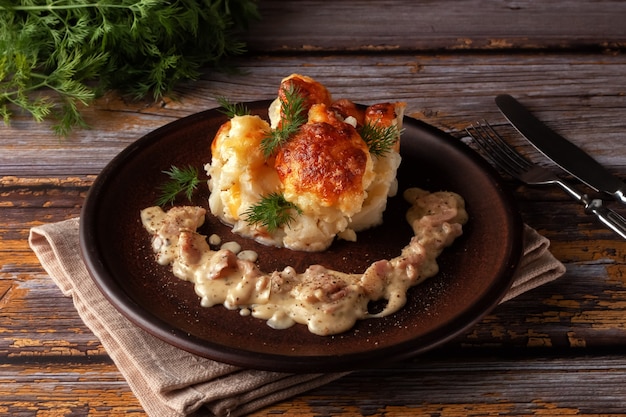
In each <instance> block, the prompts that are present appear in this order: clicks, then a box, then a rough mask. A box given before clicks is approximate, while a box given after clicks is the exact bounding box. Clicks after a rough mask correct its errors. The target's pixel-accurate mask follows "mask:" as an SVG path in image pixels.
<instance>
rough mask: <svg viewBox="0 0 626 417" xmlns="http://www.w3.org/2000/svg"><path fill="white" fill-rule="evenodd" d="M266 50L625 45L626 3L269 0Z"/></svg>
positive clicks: (262, 39) (260, 30)
mask: <svg viewBox="0 0 626 417" xmlns="http://www.w3.org/2000/svg"><path fill="white" fill-rule="evenodd" d="M259 6H260V11H261V14H262V16H263V20H262V21H260V22H258V23H256V24H253V25H251V27H250V33H248V34H247V35H246V37H245V39H246V40H247V42H248V45H249V48H250V49H252V50H259V51H275V52H277V51H301V52H308V53H311V52H316V51H328V50H339V51H345V50H347V51H368V52H380V51H392V52H398V51H402V50H419V51H438V50H470V49H484V50H508V49H512V48H515V49H539V48H555V49H569V48H584V47H592V48H623V47H624V46H626V27H625V26H624V24H623V16H624V15H625V14H626V5H625V4H624V3H623V2H620V1H602V2H595V1H559V2H545V1H544V2H537V1H514V2H501V1H480V0H470V1H462V2H459V1H453V0H444V1H401V0H391V1H376V2H372V1H346V0H342V1H333V2H328V1H321V0H318V1H297V2H284V1H280V0H273V1H262V2H260V4H259Z"/></svg>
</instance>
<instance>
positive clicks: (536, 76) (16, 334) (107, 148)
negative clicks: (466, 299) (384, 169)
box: [0, 0, 626, 416]
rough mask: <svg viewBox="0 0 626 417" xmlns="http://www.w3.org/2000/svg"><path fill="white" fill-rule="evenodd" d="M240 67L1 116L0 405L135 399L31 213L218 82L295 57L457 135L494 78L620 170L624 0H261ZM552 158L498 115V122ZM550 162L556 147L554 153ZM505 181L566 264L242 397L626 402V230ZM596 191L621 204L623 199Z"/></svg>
mask: <svg viewBox="0 0 626 417" xmlns="http://www.w3.org/2000/svg"><path fill="white" fill-rule="evenodd" d="M260 10H261V13H262V15H263V20H262V21H261V22H259V23H258V24H255V25H253V27H251V29H250V32H249V33H248V34H247V39H248V45H249V48H250V53H249V54H248V55H246V56H245V57H242V58H241V59H239V60H238V61H237V65H238V66H239V67H240V68H241V69H243V70H244V74H241V75H226V74H216V73H209V74H207V75H206V76H204V77H203V78H202V79H201V80H199V81H197V82H194V83H190V84H188V85H183V86H180V88H179V89H178V90H177V95H178V100H172V99H167V100H164V101H162V102H159V103H152V102H128V101H125V100H124V99H122V98H121V97H119V96H117V95H114V94H110V95H107V96H106V97H104V98H103V99H101V100H99V101H98V102H97V103H95V104H94V105H92V106H90V107H89V108H88V109H86V110H85V117H86V119H87V122H88V123H89V124H90V125H91V127H92V128H91V129H90V130H78V131H76V132H75V133H74V134H73V135H72V136H71V137H70V138H68V139H65V140H63V139H59V138H57V137H55V136H53V135H52V134H51V133H50V129H49V128H50V126H49V125H48V124H46V123H43V124H36V123H35V122H33V121H32V120H30V119H29V118H28V117H26V116H20V117H17V118H16V119H15V120H14V121H13V124H12V125H11V126H10V127H4V126H2V127H0V210H1V211H0V414H1V415H16V416H17V415H19V416H34V415H37V416H49V415H55V416H57V415H64V416H70V415H71V416H86V415H92V416H111V415H122V414H123V415H133V416H142V415H145V413H144V412H143V410H142V409H141V407H140V405H139V403H138V401H137V400H136V399H135V397H134V396H133V394H132V393H131V391H130V389H129V387H128V385H127V384H126V382H125V381H124V379H123V378H122V376H121V375H120V373H119V372H118V370H117V368H116V367H115V366H114V364H113V363H112V361H111V360H110V358H109V357H108V356H107V352H106V351H104V349H103V348H102V346H101V345H100V343H99V341H98V340H97V339H96V338H95V337H94V335H93V334H92V333H90V331H89V330H88V329H87V328H86V326H85V325H84V324H83V323H82V321H81V320H80V318H79V316H78V314H77V313H76V311H75V309H74V307H73V305H72V302H71V300H70V299H69V298H65V297H63V296H62V294H61V292H60V290H59V289H58V288H57V287H56V286H55V285H54V283H53V282H52V281H51V279H50V278H49V277H48V276H47V275H46V273H45V272H44V271H43V269H42V268H41V266H40V264H39V262H38V260H37V258H36V257H35V255H34V254H33V252H32V251H31V250H30V248H29V246H28V243H27V236H28V232H29V229H30V228H31V227H32V226H35V225H39V224H42V223H48V222H55V221H59V220H63V219H68V218H71V217H75V216H77V215H79V213H80V209H81V205H82V204H83V200H84V198H85V194H86V193H87V190H88V189H89V187H90V185H91V184H92V182H93V181H94V179H95V177H96V176H97V175H98V173H99V172H100V170H101V169H102V168H103V167H104V166H105V164H107V163H108V162H109V161H110V160H111V159H112V158H113V157H114V156H115V155H116V154H117V153H118V152H120V151H121V150H122V149H124V148H125V147H126V146H127V145H129V144H130V143H132V142H133V141H135V140H136V139H138V138H139V137H141V136H142V135H144V134H146V133H148V132H150V131H152V130H153V129H155V128H157V127H159V126H162V125H164V124H167V123H169V122H171V121H174V120H176V119H179V118H181V117H183V116H187V115H190V114H192V113H195V112H198V111H201V110H205V109H207V108H212V107H215V106H216V103H215V100H214V99H213V97H215V96H216V95H222V96H225V97H228V98H230V99H231V100H237V101H238V100H241V101H250V100H259V99H268V98H272V97H273V96H274V95H275V93H276V88H277V85H278V83H279V81H280V79H281V78H282V77H284V76H286V75H289V74H291V73H294V72H297V73H302V74H306V75H310V76H312V77H314V78H316V79H317V80H319V81H321V82H322V83H324V84H325V85H327V86H328V88H329V89H330V90H331V92H332V93H333V95H334V96H335V97H349V98H352V99H354V100H355V101H359V102H377V101H383V100H404V101H406V102H407V103H408V111H407V113H408V115H409V116H411V117H415V118H417V119H421V120H423V121H425V122H426V123H429V124H431V125H433V126H436V127H437V128H440V129H442V130H444V131H446V132H449V133H450V134H452V135H453V136H456V137H459V138H461V137H463V136H464V131H463V129H464V128H465V127H466V126H468V125H469V124H470V123H472V122H473V121H475V120H478V119H483V118H485V119H487V120H489V121H490V122H492V123H493V124H496V125H504V124H505V120H504V118H503V117H502V116H501V114H500V113H499V111H498V109H497V108H496V106H495V104H494V101H493V98H494V97H495V95H496V94H498V93H502V92H507V93H510V94H512V95H514V96H516V97H518V98H519V99H520V100H521V101H523V102H525V103H526V104H527V105H528V106H529V107H530V108H531V110H532V111H533V112H535V113H536V115H538V116H539V117H540V118H541V119H543V120H544V121H545V122H546V123H547V124H549V125H550V126H552V127H553V128H555V129H556V130H557V131H559V132H560V133H562V134H563V135H565V136H566V137H568V138H570V139H571V140H572V141H573V142H575V143H577V144H578V145H580V146H581V147H582V148H584V149H585V150H587V151H588V152H589V153H591V154H593V156H594V157H595V158H596V159H597V160H598V161H599V162H601V163H602V164H604V165H605V166H607V167H608V168H609V169H610V170H611V171H613V172H614V173H615V174H616V175H617V176H620V177H622V178H625V177H626V157H625V156H626V55H624V53H623V52H624V48H625V47H626V25H624V16H626V3H624V2H620V1H602V2H594V1H582V0H581V1H575V0H570V1H564V2H531V1H507V2H504V1H480V0H470V1H464V2H456V1H442V0H440V1H436V2H410V1H404V2H403V1H393V0H391V1H380V2H365V1H337V2H324V1H292V2H286V1H278V0H275V1H263V2H261V3H260ZM507 138H508V139H510V140H511V141H513V142H514V143H515V144H516V145H518V146H519V148H520V149H521V150H522V151H524V152H525V153H527V154H528V155H529V156H531V157H532V158H535V159H537V160H540V161H542V163H545V164H546V165H548V166H551V165H550V164H549V163H548V162H547V161H546V160H545V159H542V157H541V156H540V155H539V154H538V153H537V152H536V151H533V150H532V149H531V148H530V147H529V146H528V145H527V144H526V143H524V142H523V140H521V139H520V138H519V136H516V135H515V134H514V133H513V132H512V131H511V133H510V135H509V136H508V137H507ZM551 167H553V166H551ZM510 185H511V187H512V188H515V196H516V199H517V201H518V203H519V208H520V210H521V213H522V216H523V218H524V220H525V221H526V222H527V223H528V224H529V225H531V226H532V227H534V228H536V229H538V230H539V231H540V232H541V233H542V234H544V235H545V236H547V237H548V238H549V239H550V240H551V242H552V252H553V253H554V255H555V256H556V257H558V258H559V259H560V260H561V261H562V262H563V263H564V264H565V265H566V267H567V273H566V274H565V276H564V277H562V278H561V279H559V280H558V281H555V282H553V283H550V284H548V285H545V286H543V287H540V288H537V289H535V290H533V291H531V292H529V293H526V294H524V295H522V296H520V297H518V298H516V299H514V300H512V301H509V302H507V303H505V304H503V305H501V306H499V307H498V308H496V309H495V310H494V311H493V313H491V314H489V315H488V316H487V317H485V318H484V319H483V320H482V321H481V322H480V323H479V324H478V325H476V326H475V327H474V328H473V329H471V330H470V331H468V332H467V334H464V335H462V336H461V337H458V338H456V339H455V340H453V341H451V342H449V343H448V344H446V345H445V346H444V347H442V348H439V349H437V350H436V351H434V352H430V353H427V354H425V355H423V356H420V357H417V358H415V359H414V360H408V361H404V362H402V363H397V364H392V365H388V366H385V367H383V368H380V369H372V370H363V371H359V372H356V373H354V374H352V375H350V376H347V377H345V378H343V379H340V380H338V381H336V382H334V383H331V384H329V385H327V386H324V387H321V388H319V389H316V390H314V391H311V392H308V393H306V394H304V395H300V396H298V397H296V398H293V399H290V400H288V401H284V402H282V403H279V404H275V405H272V406H270V407H268V408H267V409H265V410H262V411H259V412H257V413H256V414H255V415H257V416H262V415H270V414H272V415H273V414H277V415H288V416H296V415H298V416H300V415H304V416H307V415H308V416H314V415H315V416H330V415H333V416H339V415H346V416H347V415H366V416H382V415H386V416H390V415H394V416H396V415H407V416H408V415H411V416H413V415H427V416H434V415H437V416H484V415H500V416H504V415H507V416H508V415H511V416H513V415H516V416H519V415H526V416H528V415H534V416H539V415H541V416H546V415H552V416H554V415H558V416H573V415H576V416H581V415H584V416H597V415H626V384H625V383H624V382H626V353H625V352H626V242H624V241H623V240H621V239H619V238H618V237H617V236H616V235H615V234H613V233H612V232H610V231H608V230H607V229H605V228H603V227H601V226H600V225H599V224H598V223H597V222H596V221H595V220H594V219H593V218H591V217H589V216H587V215H585V214H584V213H583V210H582V208H581V206H580V205H579V204H577V203H575V202H574V201H572V200H570V199H569V198H568V197H567V196H566V195H565V194H564V193H563V192H561V191H560V190H558V189H555V188H532V187H525V186H519V184H518V183H515V182H513V181H510ZM611 207H613V208H615V209H616V210H618V211H621V212H622V213H623V214H626V207H619V206H618V205H617V203H613V204H611Z"/></svg>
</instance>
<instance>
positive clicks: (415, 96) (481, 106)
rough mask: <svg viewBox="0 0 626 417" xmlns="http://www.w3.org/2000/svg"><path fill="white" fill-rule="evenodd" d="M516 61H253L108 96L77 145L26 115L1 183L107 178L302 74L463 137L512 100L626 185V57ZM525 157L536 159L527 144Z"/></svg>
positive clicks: (1, 150)
mask: <svg viewBox="0 0 626 417" xmlns="http://www.w3.org/2000/svg"><path fill="white" fill-rule="evenodd" d="M625 4H626V3H625ZM515 58H516V59H515V60H511V59H510V57H508V56H501V55H490V54H469V55H464V54H454V55H418V56H416V55H384V56H364V55H357V56H320V57H316V58H310V57H301V56H291V57H266V56H259V57H255V58H250V59H246V60H242V61H240V62H239V66H240V68H241V69H242V71H244V72H245V74H242V75H226V74H211V75H207V76H206V77H205V78H204V79H202V80H199V81H197V82H194V83H190V84H188V85H182V86H180V88H179V89H178V90H177V95H178V100H176V101H175V100H167V101H165V102H164V103H156V104H154V103H153V104H151V103H147V102H141V103H137V102H130V103H129V102H125V101H124V100H122V99H121V98H119V97H116V96H114V95H110V96H107V97H105V98H104V99H102V100H100V101H98V102H97V103H95V104H94V105H93V106H91V107H89V108H87V109H86V110H85V117H86V119H87V121H88V122H89V123H90V124H91V126H92V127H93V129H92V130H79V131H76V132H75V133H74V135H73V136H72V137H71V138H69V139H59V138H57V137H54V136H53V135H51V133H50V129H49V125H48V124H46V123H42V124H33V123H32V121H30V119H28V117H26V116H21V118H17V119H16V120H15V121H14V122H13V124H12V126H11V127H0V178H1V176H8V177H10V176H28V175H33V176H46V175H47V176H55V175H61V176H64V177H67V176H85V175H95V174H98V173H99V172H100V170H101V169H102V168H103V167H104V165H105V164H106V163H107V162H108V161H110V160H111V159H112V158H113V157H114V156H115V155H116V154H117V153H119V152H120V151H121V150H122V149H123V148H124V147H126V146H128V145H129V144H130V143H132V142H133V141H134V140H136V139H138V138H139V137H141V136H142V135H144V134H146V133H148V132H150V131H152V130H154V129H156V128H158V127H160V126H162V125H164V124H166V123H169V122H171V121H173V120H176V119H179V118H181V117H184V116H187V115H190V114H193V113H196V112H199V111H202V110H206V109H208V108H213V107H215V106H216V105H217V104H216V100H215V97H216V96H219V95H221V96H225V97H228V98H229V99H231V100H233V101H253V100H261V99H270V98H272V97H274V96H275V94H276V90H277V86H278V83H279V82H280V80H281V79H282V78H283V77H284V76H286V75H288V74H291V73H293V72H299V73H303V74H307V75H310V76H313V77H314V78H316V79H318V80H319V81H321V82H323V83H324V84H326V85H327V86H328V88H329V89H330V91H331V92H332V93H333V95H334V96H335V97H337V98H339V97H349V98H352V99H354V100H355V101H359V102H363V103H372V102H377V101H386V100H404V101H406V102H407V113H408V115H409V116H412V117H415V118H418V119H421V120H423V121H425V122H427V123H429V124H432V125H434V126H436V127H438V128H440V129H443V130H445V131H448V132H451V133H454V134H455V135H458V136H462V135H463V129H464V128H465V127H466V126H468V125H469V124H470V123H472V122H473V121H475V120H477V119H483V118H486V119H488V120H489V121H491V122H492V123H494V124H496V125H502V124H504V123H505V120H504V118H503V117H502V115H501V114H500V112H499V111H498V110H497V107H496V106H495V104H494V102H493V98H494V97H495V95H496V94H498V93H502V92H508V93H510V94H512V95H514V96H516V97H518V98H519V99H520V100H521V101H522V102H524V103H525V104H527V105H528V106H529V108H530V109H531V110H532V111H533V112H535V113H536V114H537V116H538V117H540V118H541V119H543V120H544V121H545V122H546V123H548V124H549V125H550V126H552V127H553V128H555V129H556V130H557V131H559V132H560V133H562V134H564V135H565V136H567V137H568V138H570V139H571V140H572V141H573V142H575V143H577V144H579V145H581V147H583V148H584V149H586V150H588V151H589V152H591V153H592V154H593V155H594V156H595V157H596V158H597V159H598V160H599V162H601V163H603V164H605V165H607V166H608V167H609V168H610V169H612V170H613V171H614V172H616V173H617V174H618V175H620V176H624V177H626V159H624V158H623V157H622V155H625V154H626V142H625V141H623V140H621V139H622V133H623V131H624V122H623V120H624V112H625V108H626V106H625V104H624V95H625V94H626V78H624V77H623V74H625V73H626V55H623V54H616V55H611V54H567V55H560V54H547V55H541V56H540V55H528V54H526V55H524V54H519V55H516V56H515ZM511 136H512V137H514V136H513V135H511ZM590 138H594V140H590ZM517 140H518V142H519V143H521V139H519V138H517ZM524 150H525V151H531V150H530V147H529V146H528V145H525V147H524ZM531 152H534V151H531ZM534 155H537V154H536V152H535V153H534Z"/></svg>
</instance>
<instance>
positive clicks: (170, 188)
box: [156, 165, 200, 206]
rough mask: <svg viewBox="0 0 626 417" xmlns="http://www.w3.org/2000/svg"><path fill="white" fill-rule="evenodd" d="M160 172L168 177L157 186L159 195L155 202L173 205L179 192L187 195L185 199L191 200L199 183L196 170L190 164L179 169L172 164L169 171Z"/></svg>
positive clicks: (162, 204)
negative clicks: (167, 179)
mask: <svg viewBox="0 0 626 417" xmlns="http://www.w3.org/2000/svg"><path fill="white" fill-rule="evenodd" d="M162 172H163V173H164V174H166V175H167V176H168V177H169V178H170V179H169V181H167V182H165V183H163V184H162V185H161V186H160V187H159V191H160V193H161V195H160V196H159V198H158V199H157V202H156V204H157V205H159V206H164V205H166V204H172V205H173V204H174V201H176V197H177V196H178V195H179V194H181V193H183V194H184V195H185V197H187V200H189V201H191V198H192V196H193V192H194V191H195V190H196V188H197V187H198V184H200V179H199V178H198V170H197V169H196V168H195V167H192V166H187V167H186V168H182V169H181V168H178V167H176V166H173V165H172V167H171V169H170V170H169V171H162Z"/></svg>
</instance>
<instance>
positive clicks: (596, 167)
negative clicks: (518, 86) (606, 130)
mask: <svg viewBox="0 0 626 417" xmlns="http://www.w3.org/2000/svg"><path fill="white" fill-rule="evenodd" d="M496 104H497V105H498V107H499V108H500V111H501V112H502V114H504V116H505V117H506V118H507V119H508V120H509V122H510V123H511V124H512V125H513V126H514V127H515V128H516V129H517V130H518V131H519V132H520V133H521V134H522V135H523V136H524V137H525V138H526V139H528V141H529V142H530V143H532V144H533V145H534V146H535V148H537V149H538V150H539V151H540V152H541V153H543V154H544V155H545V156H547V157H548V158H550V159H551V160H552V161H554V162H555V163H556V164H557V165H559V166H560V167H561V168H563V169H564V170H565V171H567V172H569V173H570V174H572V175H573V176H575V177H577V178H578V179H579V180H581V181H582V182H584V183H585V184H587V185H588V186H590V187H591V188H593V189H594V190H596V191H603V192H605V193H607V194H611V195H612V196H613V197H614V198H615V199H616V200H617V201H619V202H621V203H623V204H626V183H624V182H623V181H621V180H619V179H618V178H616V177H614V176H613V175H611V173H610V172H609V171H607V170H606V168H604V167H603V166H602V165H600V164H599V163H598V162H597V161H596V160H595V159H593V158H592V157H591V156H589V155H588V154H587V153H586V152H585V151H583V150H582V149H580V148H579V147H578V146H576V145H574V144H573V143H572V142H570V141H568V140H567V139H565V138H564V137H562V136H561V135H559V134H558V133H556V132H554V131H553V130H552V129H550V128H549V127H548V126H546V125H545V124H543V122H541V121H540V120H539V119H537V118H536V117H535V116H533V115H532V113H531V112H530V111H528V109H526V108H525V107H524V106H523V105H522V104H521V103H520V102H518V101H517V100H516V99H514V98H513V97H511V96H510V95H508V94H501V95H499V96H497V97H496Z"/></svg>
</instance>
